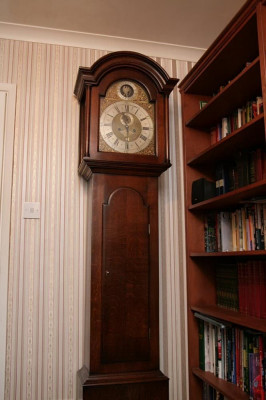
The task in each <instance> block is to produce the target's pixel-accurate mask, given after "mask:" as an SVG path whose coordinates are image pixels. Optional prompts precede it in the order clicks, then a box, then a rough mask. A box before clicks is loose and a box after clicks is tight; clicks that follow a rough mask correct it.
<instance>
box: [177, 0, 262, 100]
mask: <svg viewBox="0 0 266 400" xmlns="http://www.w3.org/2000/svg"><path fill="white" fill-rule="evenodd" d="M243 43H245V46H243ZM258 55H259V48H258V32H257V18H256V4H255V2H254V1H253V2H251V1H249V4H248V6H247V7H246V9H245V10H244V11H241V10H240V12H239V14H237V15H236V16H235V18H234V19H233V20H232V21H231V24H230V26H227V27H226V28H225V29H224V30H223V31H222V32H221V34H220V35H219V36H218V37H217V39H216V40H215V42H214V43H213V44H212V45H211V46H210V48H209V49H208V50H207V52H206V53H205V54H204V55H203V57H202V58H201V59H200V60H199V61H200V62H199V63H198V65H197V68H195V69H193V71H192V72H191V73H190V74H189V76H187V77H185V79H183V81H182V86H183V87H184V89H185V90H186V93H188V94H200V95H203V94H204V95H209V96H212V95H213V90H214V88H217V89H218V88H219V86H220V85H223V84H224V83H226V82H228V81H229V80H231V79H232V78H234V77H235V76H237V75H238V74H239V72H240V71H241V70H242V69H243V68H244V66H245V65H246V62H248V61H249V62H250V61H252V60H254V59H255V58H256V57H258ZM225 65H228V66H230V68H225V67H224V66H225Z"/></svg>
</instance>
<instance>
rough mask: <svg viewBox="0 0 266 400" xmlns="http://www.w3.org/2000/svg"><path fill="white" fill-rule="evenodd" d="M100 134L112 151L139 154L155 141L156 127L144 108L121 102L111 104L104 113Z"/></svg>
mask: <svg viewBox="0 0 266 400" xmlns="http://www.w3.org/2000/svg"><path fill="white" fill-rule="evenodd" d="M100 133H101V136H102V138H103V140H104V141H105V143H106V144H107V145H108V146H110V148H111V149H113V150H115V151H118V152H120V153H139V152H140V151H142V150H144V149H146V148H147V147H148V146H149V145H150V143H151V141H152V140H153V136H154V126H153V121H152V119H151V117H150V116H149V114H148V113H147V111H146V110H145V109H144V108H143V107H141V106H140V105H138V104H135V103H132V102H126V101H120V102H116V103H114V104H111V105H110V106H109V107H107V108H106V109H105V110H104V112H103V113H102V115H101V119H100Z"/></svg>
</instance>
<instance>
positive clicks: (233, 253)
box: [190, 250, 266, 258]
mask: <svg viewBox="0 0 266 400" xmlns="http://www.w3.org/2000/svg"><path fill="white" fill-rule="evenodd" d="M265 256H266V250H252V251H250V250H249V251H226V252H222V251H219V252H218V251H217V252H213V253H207V252H206V251H205V252H201V253H200V252H198V253H193V252H192V253H190V257H191V258H212V257H214V258H220V257H222V258H223V257H232V258H236V257H238V258H241V257H245V258H247V257H249V258H254V257H265Z"/></svg>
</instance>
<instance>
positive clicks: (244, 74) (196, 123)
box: [186, 57, 261, 129]
mask: <svg viewBox="0 0 266 400" xmlns="http://www.w3.org/2000/svg"><path fill="white" fill-rule="evenodd" d="M260 94H261V80H260V64H259V57H257V58H256V59H255V60H254V61H253V62H252V63H251V64H250V65H249V66H248V67H245V68H244V69H243V70H242V71H241V73H240V74H239V75H238V76H237V77H235V78H234V79H233V80H232V81H231V82H230V83H228V84H227V85H226V86H225V87H224V88H223V89H222V90H221V91H220V92H219V93H218V94H217V95H216V96H215V97H213V98H212V99H211V100H210V101H209V103H208V104H207V105H206V106H205V107H203V108H202V109H201V110H200V111H199V112H198V113H197V114H196V115H195V116H194V117H193V118H192V119H191V120H190V121H188V122H187V123H186V125H187V126H188V127H190V128H197V129H209V128H211V127H212V126H213V125H214V124H215V123H216V122H217V121H218V120H219V119H222V118H223V117H224V116H226V115H227V114H229V113H231V112H232V111H233V110H234V109H236V108H238V107H242V106H243V104H244V102H245V101H246V100H247V99H252V98H255V97H256V96H258V95H260ZM232 107H233V108H232Z"/></svg>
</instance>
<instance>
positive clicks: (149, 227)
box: [148, 224, 151, 235]
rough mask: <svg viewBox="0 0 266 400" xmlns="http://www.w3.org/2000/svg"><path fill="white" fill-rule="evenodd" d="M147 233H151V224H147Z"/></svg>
mask: <svg viewBox="0 0 266 400" xmlns="http://www.w3.org/2000/svg"><path fill="white" fill-rule="evenodd" d="M148 234H149V235H150V234H151V224H148Z"/></svg>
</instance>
